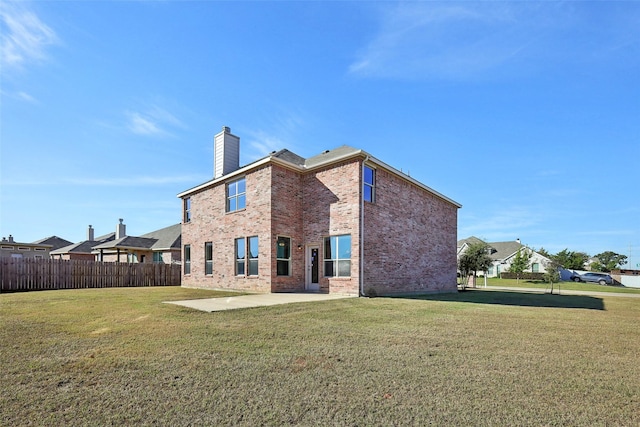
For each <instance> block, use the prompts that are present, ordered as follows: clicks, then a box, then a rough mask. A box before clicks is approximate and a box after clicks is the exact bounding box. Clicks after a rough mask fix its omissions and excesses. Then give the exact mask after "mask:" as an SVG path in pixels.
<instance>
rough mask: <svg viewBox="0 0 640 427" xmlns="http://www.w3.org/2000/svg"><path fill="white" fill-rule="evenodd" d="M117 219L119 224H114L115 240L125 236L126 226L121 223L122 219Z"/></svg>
mask: <svg viewBox="0 0 640 427" xmlns="http://www.w3.org/2000/svg"><path fill="white" fill-rule="evenodd" d="M118 221H120V224H118V225H117V226H116V240H117V239H121V238H123V237H126V236H127V226H126V225H124V224H123V223H122V221H124V220H123V219H122V218H120V219H119V220H118Z"/></svg>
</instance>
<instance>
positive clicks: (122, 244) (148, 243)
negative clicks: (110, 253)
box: [92, 236, 158, 251]
mask: <svg viewBox="0 0 640 427" xmlns="http://www.w3.org/2000/svg"><path fill="white" fill-rule="evenodd" d="M157 241H158V239H153V238H147V237H134V236H124V237H121V238H119V239H116V240H112V241H110V242H106V243H102V244H100V245H95V246H93V248H92V249H93V251H96V250H100V249H151V247H152V246H153V245H154V244H155V243H156V242H157Z"/></svg>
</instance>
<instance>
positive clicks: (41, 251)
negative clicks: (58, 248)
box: [0, 235, 53, 259]
mask: <svg viewBox="0 0 640 427" xmlns="http://www.w3.org/2000/svg"><path fill="white" fill-rule="evenodd" d="M52 247H53V246H52V245H48V244H40V243H21V242H16V241H15V240H14V238H13V236H12V235H9V238H6V237H3V238H2V241H1V242H0V257H2V258H35V259H49V253H50V252H51V248H52Z"/></svg>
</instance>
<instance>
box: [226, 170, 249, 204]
mask: <svg viewBox="0 0 640 427" xmlns="http://www.w3.org/2000/svg"><path fill="white" fill-rule="evenodd" d="M246 203H247V187H246V181H245V179H244V178H240V179H238V180H236V181H233V182H230V183H228V184H227V212H235V211H239V210H241V209H244V208H245V207H246Z"/></svg>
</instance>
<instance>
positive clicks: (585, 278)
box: [571, 273, 613, 285]
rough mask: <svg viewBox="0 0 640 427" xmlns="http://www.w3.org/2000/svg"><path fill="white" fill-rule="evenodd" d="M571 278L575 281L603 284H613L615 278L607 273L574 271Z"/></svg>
mask: <svg viewBox="0 0 640 427" xmlns="http://www.w3.org/2000/svg"><path fill="white" fill-rule="evenodd" d="M571 280H573V281H574V282H593V283H599V284H601V285H612V284H613V278H612V277H611V276H609V275H608V274H607V273H584V274H578V273H574V274H572V275H571Z"/></svg>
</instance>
